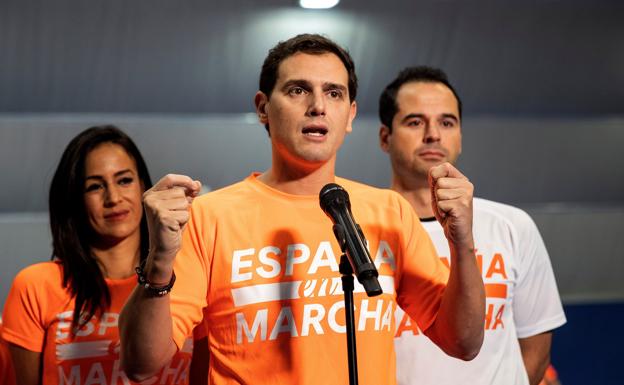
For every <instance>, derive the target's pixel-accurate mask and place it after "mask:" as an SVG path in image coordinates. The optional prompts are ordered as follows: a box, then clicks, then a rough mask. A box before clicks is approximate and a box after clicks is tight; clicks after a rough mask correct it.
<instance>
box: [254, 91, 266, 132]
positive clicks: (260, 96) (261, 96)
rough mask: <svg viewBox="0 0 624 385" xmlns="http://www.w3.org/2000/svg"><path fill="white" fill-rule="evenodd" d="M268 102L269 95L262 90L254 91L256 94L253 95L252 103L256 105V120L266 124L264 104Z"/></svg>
mask: <svg viewBox="0 0 624 385" xmlns="http://www.w3.org/2000/svg"><path fill="white" fill-rule="evenodd" d="M268 102H269V97H268V96H267V95H266V94H265V93H264V92H262V91H258V92H256V96H255V97H254V104H255V105H256V115H258V120H259V121H260V123H262V124H267V123H268V122H269V116H268V114H267V112H266V106H267V103H268Z"/></svg>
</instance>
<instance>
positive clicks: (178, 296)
mask: <svg viewBox="0 0 624 385" xmlns="http://www.w3.org/2000/svg"><path fill="white" fill-rule="evenodd" d="M203 214H205V213H203V212H202V206H200V205H199V202H198V201H197V200H196V202H194V203H193V206H192V209H191V217H190V219H189V222H188V223H187V224H186V228H185V229H184V232H183V234H182V246H181V249H180V251H179V252H178V255H177V256H176V259H175V262H174V266H173V270H174V272H175V274H176V282H175V285H174V286H173V289H172V291H171V316H172V320H173V339H174V341H175V343H176V345H177V346H178V348H179V349H182V346H183V345H184V341H185V339H186V338H188V337H189V336H191V335H192V334H193V329H195V327H196V326H197V325H198V324H199V323H200V322H201V320H202V319H203V312H202V309H203V308H204V307H206V296H207V291H208V285H209V276H210V275H209V271H210V262H211V258H212V257H211V252H210V250H211V249H212V243H210V242H213V241H214V240H212V239H211V240H208V239H206V234H207V232H208V231H211V230H212V229H209V228H207V226H209V224H207V223H205V218H204V216H203ZM207 245H209V246H207Z"/></svg>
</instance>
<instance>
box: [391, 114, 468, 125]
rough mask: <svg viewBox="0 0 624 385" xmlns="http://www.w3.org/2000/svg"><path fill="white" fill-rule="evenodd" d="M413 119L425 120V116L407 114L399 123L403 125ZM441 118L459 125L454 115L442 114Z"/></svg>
mask: <svg viewBox="0 0 624 385" xmlns="http://www.w3.org/2000/svg"><path fill="white" fill-rule="evenodd" d="M414 118H421V119H425V118H426V116H425V114H418V113H411V114H407V115H405V117H404V118H403V119H401V123H405V122H407V121H408V120H410V119H414ZM442 118H443V119H452V120H454V121H455V123H459V118H458V117H457V116H455V114H442Z"/></svg>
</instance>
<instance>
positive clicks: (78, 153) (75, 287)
mask: <svg viewBox="0 0 624 385" xmlns="http://www.w3.org/2000/svg"><path fill="white" fill-rule="evenodd" d="M103 143H114V144H117V145H119V146H121V147H123V148H124V149H125V150H126V152H127V153H128V155H129V156H130V157H131V158H132V159H133V160H134V161H135V163H136V167H137V172H138V173H139V175H138V176H139V180H140V182H141V184H142V187H143V188H144V189H145V190H147V189H149V188H151V187H152V181H151V179H150V176H149V172H148V171H147V166H146V164H145V161H144V160H143V157H142V156H141V153H140V152H139V149H138V148H137V146H136V145H135V144H134V142H133V141H132V139H130V137H129V136H128V135H126V134H125V133H124V132H123V131H121V130H120V129H119V128H117V127H115V126H112V125H106V126H95V127H91V128H88V129H86V130H85V131H83V132H81V133H80V134H78V136H76V137H75V138H74V139H72V141H71V142H69V144H68V145H67V148H65V151H64V152H63V155H62V157H61V160H60V162H59V165H58V167H57V168H56V172H55V173H54V177H53V178H52V184H51V185H50V197H49V202H48V203H49V207H50V228H51V230H52V247H53V252H52V259H53V260H57V261H59V262H60V263H61V264H62V266H63V287H65V288H67V289H68V290H69V292H70V294H71V296H72V297H75V300H76V305H75V308H74V315H73V319H72V330H73V331H74V332H75V331H77V330H78V329H79V328H80V327H82V326H83V325H85V324H86V323H87V322H89V320H91V318H93V317H94V316H95V315H96V314H98V315H99V316H102V314H103V312H104V311H105V310H106V309H107V308H108V307H109V306H110V303H111V298H110V293H109V291H108V287H107V286H106V281H105V280H104V275H103V274H102V272H101V271H100V268H99V266H98V264H97V261H96V259H95V258H94V256H93V254H92V253H91V247H90V240H91V239H92V235H91V234H92V233H91V226H90V225H89V222H88V219H87V213H86V209H85V204H84V189H85V160H86V158H87V155H88V154H89V153H90V152H91V151H92V150H93V149H95V148H96V147H97V146H99V145H100V144H103ZM148 249H149V236H148V232H147V222H146V219H145V213H143V216H142V218H141V253H140V258H141V261H143V260H144V259H145V258H146V257H147V253H148ZM81 314H82V316H81Z"/></svg>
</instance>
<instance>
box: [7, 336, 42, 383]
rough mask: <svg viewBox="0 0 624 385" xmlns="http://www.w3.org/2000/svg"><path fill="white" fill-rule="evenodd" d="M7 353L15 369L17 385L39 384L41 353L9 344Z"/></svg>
mask: <svg viewBox="0 0 624 385" xmlns="http://www.w3.org/2000/svg"><path fill="white" fill-rule="evenodd" d="M9 351H10V352H11V358H12V359H13V367H14V368H15V379H16V381H17V383H18V384H19V385H40V384H41V353H39V352H33V351H31V350H27V349H24V348H22V347H19V346H17V345H14V344H9Z"/></svg>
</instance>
